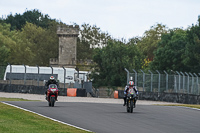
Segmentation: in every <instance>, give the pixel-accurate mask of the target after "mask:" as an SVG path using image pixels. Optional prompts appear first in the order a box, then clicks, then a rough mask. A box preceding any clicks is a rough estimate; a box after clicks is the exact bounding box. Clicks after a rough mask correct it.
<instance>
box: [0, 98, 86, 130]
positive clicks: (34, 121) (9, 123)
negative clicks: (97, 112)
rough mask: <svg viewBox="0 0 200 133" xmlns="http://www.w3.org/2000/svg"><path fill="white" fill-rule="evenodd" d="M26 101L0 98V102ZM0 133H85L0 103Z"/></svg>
mask: <svg viewBox="0 0 200 133" xmlns="http://www.w3.org/2000/svg"><path fill="white" fill-rule="evenodd" d="M20 100H21V101H27V100H24V99H16V98H11V99H10V98H0V101H20ZM0 114H1V115H0V133H55V132H56V133H87V131H83V130H80V129H77V128H74V127H71V126H68V125H64V124H62V123H58V122H55V121H52V120H49V119H47V118H44V117H42V116H39V115H37V114H33V113H30V112H27V111H24V110H21V109H18V108H15V107H12V106H9V105H5V104H3V103H0Z"/></svg>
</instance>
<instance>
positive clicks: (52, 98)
mask: <svg viewBox="0 0 200 133" xmlns="http://www.w3.org/2000/svg"><path fill="white" fill-rule="evenodd" d="M50 103H51V107H54V103H55V97H51V98H50Z"/></svg>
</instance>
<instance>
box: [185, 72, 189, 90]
mask: <svg viewBox="0 0 200 133" xmlns="http://www.w3.org/2000/svg"><path fill="white" fill-rule="evenodd" d="M185 74H186V75H187V77H188V84H187V93H188V94H189V85H190V80H189V78H190V76H189V74H188V73H186V72H185Z"/></svg>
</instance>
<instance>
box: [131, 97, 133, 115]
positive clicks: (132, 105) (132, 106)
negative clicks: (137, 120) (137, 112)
mask: <svg viewBox="0 0 200 133" xmlns="http://www.w3.org/2000/svg"><path fill="white" fill-rule="evenodd" d="M130 112H131V113H133V100H130Z"/></svg>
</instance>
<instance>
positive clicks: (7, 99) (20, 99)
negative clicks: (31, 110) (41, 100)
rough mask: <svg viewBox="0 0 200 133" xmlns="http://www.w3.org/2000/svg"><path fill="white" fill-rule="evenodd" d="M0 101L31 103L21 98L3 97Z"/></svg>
mask: <svg viewBox="0 0 200 133" xmlns="http://www.w3.org/2000/svg"><path fill="white" fill-rule="evenodd" d="M0 101H32V100H26V99H23V98H5V97H0Z"/></svg>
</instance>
